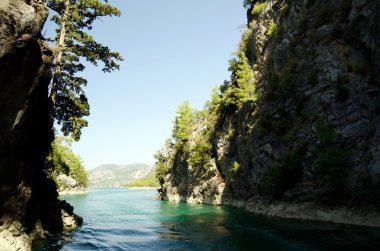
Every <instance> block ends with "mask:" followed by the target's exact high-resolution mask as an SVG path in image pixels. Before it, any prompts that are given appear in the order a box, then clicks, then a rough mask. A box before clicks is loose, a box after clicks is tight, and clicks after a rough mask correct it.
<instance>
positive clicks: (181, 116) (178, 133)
mask: <svg viewBox="0 0 380 251" xmlns="http://www.w3.org/2000/svg"><path fill="white" fill-rule="evenodd" d="M194 117H195V112H194V110H193V109H192V108H191V107H190V105H189V101H184V102H183V103H182V104H181V105H180V106H179V107H178V111H177V116H176V118H175V121H174V127H173V138H174V139H175V141H176V145H178V146H182V145H183V144H184V143H186V142H188V141H189V139H190V135H191V132H192V130H193V125H194Z"/></svg>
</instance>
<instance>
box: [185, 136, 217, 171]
mask: <svg viewBox="0 0 380 251" xmlns="http://www.w3.org/2000/svg"><path fill="white" fill-rule="evenodd" d="M212 149H213V147H212V144H211V135H210V132H209V131H207V130H204V131H202V132H200V133H198V135H197V136H196V138H195V141H194V143H193V144H192V146H191V148H190V154H189V158H188V159H187V162H188V163H189V164H190V165H191V166H193V167H200V168H203V169H208V168H209V164H210V160H211V159H212V157H211V153H212Z"/></svg>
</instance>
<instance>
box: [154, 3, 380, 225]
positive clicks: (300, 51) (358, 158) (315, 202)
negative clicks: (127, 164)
mask: <svg viewBox="0 0 380 251" xmlns="http://www.w3.org/2000/svg"><path fill="white" fill-rule="evenodd" d="M252 2H253V4H252V6H251V8H250V9H249V10H248V23H249V24H248V28H247V30H248V33H250V34H251V35H250V36H248V41H247V44H246V47H247V48H246V50H245V51H244V53H245V55H246V56H247V58H248V60H249V63H250V66H251V70H252V74H253V77H254V79H255V86H256V93H257V99H256V100H255V101H249V102H243V104H242V105H241V106H240V107H238V108H237V109H235V110H233V111H231V110H228V109H225V110H222V111H221V113H220V114H219V117H218V121H217V123H215V126H214V128H213V135H212V146H213V149H212V160H211V162H210V165H209V166H211V167H210V168H209V169H207V170H203V171H199V170H200V169H199V168H197V167H193V166H191V165H189V164H188V161H187V160H188V159H187V158H188V155H186V154H182V153H178V152H177V153H176V152H175V150H174V149H173V147H172V146H170V145H167V146H166V148H165V149H163V150H162V151H163V152H165V153H169V152H170V151H174V154H172V155H171V158H168V160H167V162H168V163H167V164H168V165H169V166H170V168H169V171H168V173H167V174H166V176H165V177H164V178H163V179H162V180H161V183H162V188H161V189H160V195H161V197H162V198H164V199H169V200H182V201H188V202H191V201H195V202H206V203H212V204H232V205H236V206H242V207H246V208H248V209H250V210H253V211H255V212H259V213H264V214H268V215H279V216H284V217H295V218H305V219H318V220H332V221H337V222H345V223H354V224H365V225H373V224H375V223H376V222H377V224H375V225H377V226H378V225H380V223H379V222H380V220H379V219H380V218H379V209H378V208H379V205H380V197H379V194H380V193H379V192H380V124H379V118H380V109H379V108H380V103H379V98H380V96H379V88H380V52H379V48H380V37H379V36H380V33H379V31H380V3H379V1H377V0H304V1H296V0H288V1H279V0H278V1H276V0H273V1H261V3H264V4H263V5H262V9H261V10H258V9H255V8H254V5H255V3H257V2H258V1H252ZM256 7H257V6H256ZM254 9H255V10H254ZM246 38H247V36H246ZM243 39H244V38H243ZM236 78H237V74H236V72H232V76H231V82H232V84H233V83H234V82H236ZM207 119H209V118H206V120H207ZM200 131H201V130H198V131H197V130H195V131H194V134H193V138H192V140H190V145H191V144H193V143H194V138H195V137H196V135H197V134H198V133H199V132H200ZM326 138H327V139H326ZM190 149H191V147H190ZM286 175H288V176H286ZM359 207H364V208H368V211H365V212H363V211H361V212H360V210H359V211H358V210H357V208H359ZM343 214H345V215H344V216H342V215H343Z"/></svg>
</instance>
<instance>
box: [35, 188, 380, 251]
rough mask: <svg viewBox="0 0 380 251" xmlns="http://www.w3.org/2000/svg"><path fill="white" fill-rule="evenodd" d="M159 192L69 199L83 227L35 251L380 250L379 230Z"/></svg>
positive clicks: (117, 191) (104, 193) (114, 192)
mask: <svg viewBox="0 0 380 251" xmlns="http://www.w3.org/2000/svg"><path fill="white" fill-rule="evenodd" d="M155 194H156V191H155V190H129V189H101V190H97V191H93V192H90V193H89V194H87V195H76V196H66V197H65V198H64V199H66V200H67V201H68V202H69V203H71V204H72V205H73V206H74V207H75V210H76V212H77V214H79V215H81V216H82V217H83V218H84V224H83V226H82V227H80V228H78V229H76V230H74V231H69V232H65V233H63V234H60V235H56V236H53V237H51V238H50V239H49V240H47V241H41V242H37V243H35V245H34V247H33V250H36V251H39V250H226V251H233V250H253V251H255V250H269V251H270V250H333V251H340V250H342V251H350V250H352V251H362V250H380V229H371V228H370V229H368V228H359V227H347V226H341V225H335V224H326V223H315V222H304V221H297V220H284V219H279V218H269V217H263V216H256V215H253V214H250V213H247V212H245V211H244V210H241V209H236V208H231V207H216V206H208V205H189V204H185V203H180V204H175V203H170V202H162V201H157V200H154V196H155Z"/></svg>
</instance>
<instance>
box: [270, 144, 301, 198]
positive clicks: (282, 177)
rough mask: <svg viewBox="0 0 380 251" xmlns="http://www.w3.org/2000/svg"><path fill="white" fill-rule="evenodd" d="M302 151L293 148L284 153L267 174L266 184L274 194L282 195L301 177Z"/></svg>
mask: <svg viewBox="0 0 380 251" xmlns="http://www.w3.org/2000/svg"><path fill="white" fill-rule="evenodd" d="M303 160H304V153H303V152H302V151H301V150H300V149H297V148H296V149H293V150H292V151H290V152H289V153H286V154H285V155H284V156H283V157H282V158H281V159H280V161H279V163H278V164H277V165H276V166H275V167H274V168H273V169H272V170H271V171H270V172H269V173H268V174H267V176H266V184H267V186H268V188H269V190H270V192H271V193H273V194H274V195H275V196H282V195H283V194H284V192H286V190H288V189H289V188H292V187H293V186H294V185H296V184H297V183H298V182H299V181H300V179H301V178H302V170H303V165H302V162H303Z"/></svg>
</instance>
